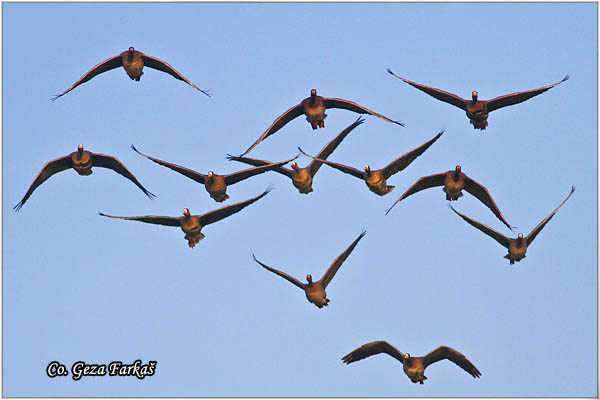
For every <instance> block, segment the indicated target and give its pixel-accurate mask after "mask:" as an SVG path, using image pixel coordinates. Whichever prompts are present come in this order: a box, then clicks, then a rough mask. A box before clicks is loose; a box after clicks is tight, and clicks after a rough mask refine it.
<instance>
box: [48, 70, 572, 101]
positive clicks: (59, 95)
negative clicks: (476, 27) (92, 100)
mask: <svg viewBox="0 0 600 400" xmlns="http://www.w3.org/2000/svg"><path fill="white" fill-rule="evenodd" d="M567 76H568V75H567ZM61 96H62V94H55V95H54V96H52V97H50V100H52V101H56V99H58V98H59V97H61Z"/></svg>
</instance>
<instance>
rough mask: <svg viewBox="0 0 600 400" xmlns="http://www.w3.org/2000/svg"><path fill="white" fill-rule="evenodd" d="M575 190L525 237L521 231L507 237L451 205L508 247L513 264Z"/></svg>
mask: <svg viewBox="0 0 600 400" xmlns="http://www.w3.org/2000/svg"><path fill="white" fill-rule="evenodd" d="M574 191H575V186H572V187H571V192H570V193H569V195H568V196H567V198H566V199H564V200H563V202H562V203H560V204H559V205H558V207H556V209H555V210H554V211H552V213H551V214H550V215H548V216H547V217H546V219H544V220H543V221H542V222H540V223H539V225H538V226H536V227H535V228H534V229H533V230H532V231H531V232H530V233H529V235H527V236H526V237H523V234H522V233H519V234H518V235H517V238H516V239H513V238H507V237H506V236H504V235H502V234H501V233H499V232H496V231H495V230H493V229H492V228H490V227H489V226H487V225H484V224H482V223H481V222H477V221H475V220H473V219H471V218H469V217H467V216H466V215H463V214H461V213H459V212H458V211H456V210H455V209H454V207H452V206H450V208H452V211H454V212H455V213H456V214H458V216H460V217H461V218H462V219H464V220H465V221H467V222H468V223H469V224H471V225H472V226H474V227H475V228H477V229H479V230H480V231H481V232H483V233H485V234H486V235H488V236H490V237H491V238H492V239H494V240H496V241H497V242H498V243H500V244H501V245H502V246H504V247H506V248H507V249H508V254H507V255H505V256H504V258H506V259H508V260H509V261H510V265H512V264H514V263H515V261H517V262H520V261H521V260H522V259H523V258H525V252H527V247H529V246H531V243H532V242H533V239H535V237H536V236H537V235H538V233H540V231H541V230H542V229H543V228H544V226H546V224H547V223H548V221H550V220H551V219H552V217H553V216H554V214H556V212H557V211H558V209H559V208H561V207H562V206H563V204H565V203H566V202H567V200H569V197H571V195H572V194H573V192H574Z"/></svg>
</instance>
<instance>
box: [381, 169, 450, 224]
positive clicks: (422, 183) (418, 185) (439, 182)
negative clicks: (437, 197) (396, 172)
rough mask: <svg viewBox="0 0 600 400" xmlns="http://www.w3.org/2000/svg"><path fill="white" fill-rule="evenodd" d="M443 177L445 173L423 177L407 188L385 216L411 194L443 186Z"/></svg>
mask: <svg viewBox="0 0 600 400" xmlns="http://www.w3.org/2000/svg"><path fill="white" fill-rule="evenodd" d="M445 177H446V173H445V172H442V173H441V174H434V175H428V176H424V177H422V178H420V179H419V180H418V181H417V182H415V184H414V185H412V186H411V187H409V188H408V190H407V191H406V192H404V194H403V195H402V196H400V197H399V198H398V200H396V201H395V202H394V204H392V206H391V207H390V208H388V209H387V210H386V212H385V215H388V214H389V212H390V211H392V208H394V206H395V205H396V204H398V203H399V202H400V201H402V200H404V199H405V198H407V197H408V196H410V195H411V194H414V193H417V192H419V191H421V190H424V189H429V188H432V187H435V186H444V178H445Z"/></svg>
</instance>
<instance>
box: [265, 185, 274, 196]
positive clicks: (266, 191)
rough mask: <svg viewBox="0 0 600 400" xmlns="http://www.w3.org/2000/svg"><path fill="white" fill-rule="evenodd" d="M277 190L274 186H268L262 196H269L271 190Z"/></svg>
mask: <svg viewBox="0 0 600 400" xmlns="http://www.w3.org/2000/svg"><path fill="white" fill-rule="evenodd" d="M273 189H275V186H273V185H269V186H267V188H266V189H265V191H264V192H263V194H262V196H265V195H267V194H268V193H269V192H270V191H271V190H273Z"/></svg>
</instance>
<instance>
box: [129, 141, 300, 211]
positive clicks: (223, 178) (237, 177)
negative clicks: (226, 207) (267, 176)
mask: <svg viewBox="0 0 600 400" xmlns="http://www.w3.org/2000/svg"><path fill="white" fill-rule="evenodd" d="M131 148H132V149H133V150H134V151H135V152H136V153H138V154H139V155H141V156H144V157H146V158H147V159H149V160H152V161H154V162H155V163H157V164H160V165H163V166H165V167H167V168H170V169H172V170H173V171H176V172H179V173H180V174H182V175H185V176H187V177H188V178H190V179H192V180H194V181H196V182H198V183H202V184H203V185H204V187H205V188H206V191H207V192H208V193H209V195H210V197H212V198H213V199H214V200H215V201H216V202H219V203H220V202H223V201H225V200H227V199H228V198H229V195H228V194H227V193H226V192H227V186H230V185H233V184H235V183H238V182H240V181H243V180H244V179H248V178H250V177H251V176H254V175H258V174H262V173H264V172H267V171H270V170H272V169H274V168H277V167H281V166H283V165H284V164H287V163H289V162H290V161H293V160H295V159H296V158H297V157H298V156H296V157H294V158H291V159H289V160H286V161H281V162H278V163H273V164H265V165H263V166H259V167H255V168H249V169H245V170H243V171H238V172H233V173H231V174H227V175H217V174H215V173H214V172H213V171H209V172H208V174H206V175H205V174H201V173H199V172H196V171H193V170H191V169H187V168H185V167H182V166H180V165H177V164H171V163H168V162H166V161H162V160H159V159H158V158H154V157H150V156H147V155H146V154H143V153H141V152H140V151H138V149H136V148H135V146H134V145H131Z"/></svg>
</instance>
